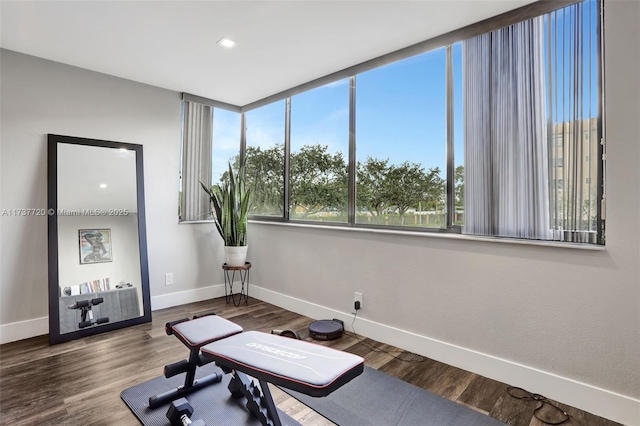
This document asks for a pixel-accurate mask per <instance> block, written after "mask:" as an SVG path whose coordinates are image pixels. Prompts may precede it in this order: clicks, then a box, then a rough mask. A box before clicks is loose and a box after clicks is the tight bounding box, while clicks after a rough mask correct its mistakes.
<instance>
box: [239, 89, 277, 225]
mask: <svg viewBox="0 0 640 426" xmlns="http://www.w3.org/2000/svg"><path fill="white" fill-rule="evenodd" d="M284 118H285V101H284V100H282V101H278V102H274V103H271V104H268V105H265V106H263V107H260V108H257V109H254V110H251V111H249V112H247V113H246V114H245V125H246V167H245V173H246V177H247V187H248V188H251V190H252V191H253V195H252V208H251V213H252V214H256V215H265V216H282V215H283V214H284V137H285V119H284Z"/></svg>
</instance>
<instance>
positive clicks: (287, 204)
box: [283, 98, 291, 220]
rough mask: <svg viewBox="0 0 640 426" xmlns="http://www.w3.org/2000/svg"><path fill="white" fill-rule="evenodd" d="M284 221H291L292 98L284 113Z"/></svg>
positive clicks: (289, 99)
mask: <svg viewBox="0 0 640 426" xmlns="http://www.w3.org/2000/svg"><path fill="white" fill-rule="evenodd" d="M283 173H284V180H283V182H284V206H283V215H284V220H289V218H290V213H291V212H290V209H291V196H290V192H289V191H290V183H291V180H290V174H291V98H287V100H286V103H285V113H284V170H283Z"/></svg>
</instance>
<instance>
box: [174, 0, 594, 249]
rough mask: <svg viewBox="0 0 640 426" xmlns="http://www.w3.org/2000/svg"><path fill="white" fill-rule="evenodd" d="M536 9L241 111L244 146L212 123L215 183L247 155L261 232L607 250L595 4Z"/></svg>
mask: <svg viewBox="0 0 640 426" xmlns="http://www.w3.org/2000/svg"><path fill="white" fill-rule="evenodd" d="M543 3H544V5H542V4H538V6H540V7H545V8H547V10H551V9H552V8H554V7H556V6H555V4H554V3H553V2H543ZM534 10H537V8H533V7H532V8H528V9H526V12H522V11H520V12H518V14H515V13H514V14H513V16H512V18H513V20H514V22H515V23H514V24H512V25H509V26H507V27H504V28H500V29H498V30H494V31H491V32H489V33H485V34H479V35H477V36H475V37H472V38H470V39H466V40H460V41H459V42H456V43H453V44H451V45H448V46H439V45H436V44H435V43H438V41H437V39H434V40H435V41H434V40H431V41H426V42H424V43H423V44H422V47H421V48H423V53H420V54H416V55H414V56H411V57H406V55H407V53H406V52H407V51H406V50H402V51H398V52H395V53H393V54H390V55H391V56H389V55H386V56H385V57H382V58H378V59H376V60H372V61H370V62H369V63H366V64H361V66H357V67H355V68H353V69H352V70H357V71H358V72H355V71H354V73H353V74H352V75H348V72H349V70H344V71H341V72H340V74H341V75H342V76H343V78H342V79H340V80H338V81H335V82H331V83H329V84H327V83H326V81H330V80H329V79H330V78H331V77H326V78H323V79H321V80H318V81H314V82H310V83H308V84H307V85H303V86H308V87H309V88H310V89H309V90H304V87H303V86H300V87H297V88H295V89H292V90H291V93H294V95H293V96H291V97H287V98H284V99H281V100H278V101H276V102H272V103H269V104H265V105H262V106H259V107H257V108H255V109H247V108H246V107H245V108H240V110H241V111H242V114H241V119H243V122H244V129H242V130H243V133H242V135H239V134H238V133H237V132H236V133H233V132H231V131H228V130H227V129H233V128H237V127H236V126H237V123H238V121H239V120H240V119H239V118H238V116H237V114H236V115H233V114H228V115H225V114H226V113H225V112H220V111H218V110H217V109H215V111H213V114H211V115H212V116H213V123H214V124H213V127H214V128H213V130H212V133H213V138H212V140H213V148H212V159H211V161H210V163H211V165H210V166H209V167H210V168H211V170H212V172H210V173H209V175H211V174H213V175H214V176H213V178H212V180H213V181H216V180H217V179H220V176H221V175H222V178H224V170H223V169H222V168H220V167H222V164H223V163H226V162H228V161H229V160H230V159H231V160H232V163H233V164H234V165H235V166H238V165H239V164H240V155H238V152H241V153H242V154H243V155H245V164H246V168H245V169H246V173H247V180H248V184H249V186H250V187H251V188H252V189H253V193H254V197H253V209H252V214H253V217H254V218H262V219H265V220H285V221H286V220H291V221H313V222H325V223H327V224H336V223H337V224H343V225H346V226H353V227H378V228H381V227H389V228H395V229H411V230H414V231H426V232H457V233H466V234H475V235H489V236H498V237H513V238H526V239H535V240H556V241H572V242H584V243H599V244H603V243H604V234H603V230H604V221H603V220H602V218H601V215H600V208H601V205H602V203H601V201H602V200H603V199H604V197H603V195H604V188H603V185H602V184H603V176H602V173H603V162H602V161H601V160H600V159H601V158H602V147H601V146H600V144H599V141H600V140H601V137H602V131H601V128H602V116H601V114H602V111H601V102H600V99H599V97H600V86H601V83H600V82H601V81H602V76H601V73H600V68H601V60H600V58H599V55H600V53H599V49H600V47H599V46H600V39H599V37H600V20H601V17H600V15H599V10H598V0H584V1H582V2H579V3H575V4H572V5H571V6H567V7H564V8H560V9H557V10H554V11H551V12H548V13H546V14H543V15H540V16H535V17H533V18H531V19H527V20H524V21H518V20H519V19H522V14H523V13H529V14H530V15H529V16H533V14H534V13H535V12H533V11H534ZM538 13H539V12H538ZM516 21H517V22H516ZM460 34H466V31H465V32H460ZM417 50H418V49H417V48H416V47H415V46H414V47H413V48H412V49H411V51H414V52H415V51H417ZM394 59H395V61H394ZM374 63H375V64H379V66H373V65H372V64H374ZM362 65H364V66H362ZM363 69H364V71H362V70H363ZM345 76H346V77H345ZM325 80H326V81H325ZM320 81H323V82H324V84H320V83H319V82H320ZM256 105H259V104H256ZM251 108H254V105H252V106H251ZM207 114H210V111H209V112H208V111H206V110H203V111H202V112H200V118H201V121H202V120H204V121H206V120H205V118H206V116H207ZM185 123H187V121H185ZM194 123H195V122H194ZM185 127H187V126H185ZM238 127H239V126H238ZM195 129H196V130H197V131H196V132H195V133H196V134H201V135H202V137H203V138H204V140H206V139H207V137H208V133H207V132H206V131H205V130H206V129H204V130H202V129H198V128H197V126H196V127H195ZM189 132H191V133H194V131H193V129H187V130H185V134H190V133H189ZM236 138H237V139H238V140H239V141H240V145H241V148H240V150H239V151H236V149H237V148H234V145H235V144H234V140H235V139H236ZM185 140H187V139H185ZM205 145H206V144H205ZM188 148H189V145H185V148H183V155H186V153H188ZM198 149H201V150H202V152H206V150H204V148H203V147H202V146H200V147H199V148H198ZM188 158H190V157H188V156H185V163H184V164H185V165H187V164H188V165H189V167H190V168H192V169H196V168H197V167H201V168H202V167H204V169H205V170H206V167H207V166H206V164H205V165H204V166H202V165H200V166H198V164H199V163H198V162H197V161H196V162H194V161H191V160H188ZM594 159H596V160H598V161H594ZM196 166H197V167H196ZM197 176H200V175H197ZM192 183H193V179H191V184H192ZM183 188H184V184H183Z"/></svg>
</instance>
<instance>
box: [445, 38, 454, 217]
mask: <svg viewBox="0 0 640 426" xmlns="http://www.w3.org/2000/svg"><path fill="white" fill-rule="evenodd" d="M445 81H446V90H447V96H446V105H447V114H446V120H447V171H446V172H447V193H446V197H447V201H446V204H447V216H446V218H447V229H451V228H452V227H453V226H454V221H455V211H456V207H455V206H456V203H455V161H454V160H455V159H454V139H453V120H454V112H453V47H452V46H451V45H449V46H447V62H446V77H445Z"/></svg>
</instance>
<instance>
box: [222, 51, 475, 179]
mask: <svg viewBox="0 0 640 426" xmlns="http://www.w3.org/2000/svg"><path fill="white" fill-rule="evenodd" d="M454 58H455V61H456V62H457V64H456V65H457V67H458V68H459V67H460V63H461V48H460V46H456V48H455V50H454ZM445 60H446V51H445V49H444V48H443V49H438V50H435V51H432V52H428V53H425V54H422V55H419V56H416V57H413V58H409V59H406V60H404V61H400V62H396V63H393V64H390V65H387V66H384V67H381V68H377V69H375V70H371V71H368V72H366V73H362V74H359V75H358V76H357V77H356V79H357V80H356V151H357V154H356V155H357V159H358V161H364V160H366V158H367V156H371V157H374V158H378V159H386V158H388V159H389V160H390V162H391V163H393V164H399V163H402V162H404V161H411V162H415V163H421V164H423V166H424V167H425V168H431V167H439V168H440V170H441V172H442V173H443V175H444V173H445V164H446V119H445V118H446V117H445V114H446V105H445V88H446V86H445V72H446V70H445ZM454 67H455V66H454ZM456 78H457V79H458V84H456V92H457V93H456V94H455V98H456V107H457V108H456V109H457V110H458V111H462V103H461V100H462V94H461V93H460V92H461V78H462V72H461V70H460V69H457V70H456ZM284 108H285V103H284V101H279V102H276V103H273V104H270V105H267V106H264V107H262V108H259V109H257V110H253V111H249V112H248V113H247V114H246V123H247V145H248V146H251V145H259V146H261V147H268V146H273V145H275V144H277V143H282V141H283V135H284ZM291 111H292V112H291V115H292V117H291V149H292V151H293V152H295V151H296V150H298V149H300V147H301V146H303V145H305V144H321V145H327V146H328V147H329V151H331V152H336V151H340V152H342V153H343V156H344V158H345V159H347V158H348V147H349V80H348V79H344V80H340V81H336V82H334V83H331V84H328V85H326V86H323V87H320V88H317V89H313V90H310V91H308V92H304V93H301V94H298V95H296V96H293V97H292V99H291ZM458 117H460V119H461V117H462V116H461V114H459V115H458ZM458 121H459V122H458ZM454 133H455V134H456V140H459V141H460V143H457V144H456V145H457V147H459V149H458V148H457V150H456V163H457V164H461V163H462V155H463V152H462V143H461V141H462V123H461V120H457V122H456V130H455V132H454ZM214 175H215V174H214Z"/></svg>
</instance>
